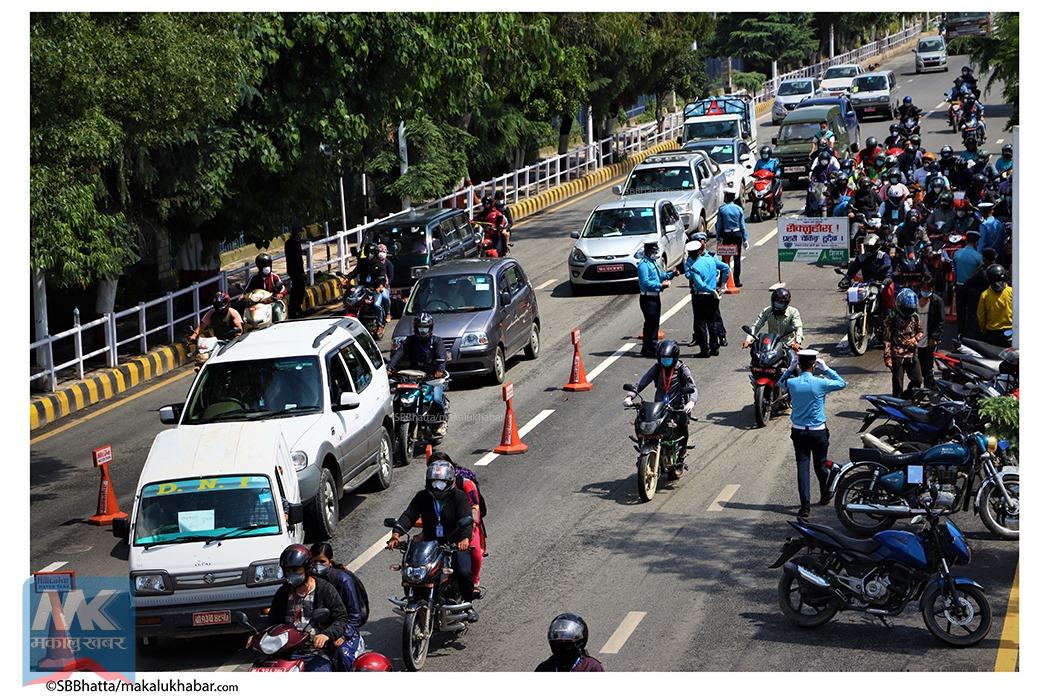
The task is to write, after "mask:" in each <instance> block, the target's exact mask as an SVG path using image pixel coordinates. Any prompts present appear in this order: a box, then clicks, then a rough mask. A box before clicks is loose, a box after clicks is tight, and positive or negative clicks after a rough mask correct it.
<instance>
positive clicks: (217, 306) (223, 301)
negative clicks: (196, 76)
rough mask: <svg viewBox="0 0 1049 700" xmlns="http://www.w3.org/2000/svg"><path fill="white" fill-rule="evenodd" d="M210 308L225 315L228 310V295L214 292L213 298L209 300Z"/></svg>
mask: <svg viewBox="0 0 1049 700" xmlns="http://www.w3.org/2000/svg"><path fill="white" fill-rule="evenodd" d="M211 308H213V309H214V310H215V311H217V312H218V313H220V314H224V313H226V311H228V310H229V294H226V293H225V292H215V296H213V297H212V298H211Z"/></svg>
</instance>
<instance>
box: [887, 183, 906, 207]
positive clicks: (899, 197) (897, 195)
mask: <svg viewBox="0 0 1049 700" xmlns="http://www.w3.org/2000/svg"><path fill="white" fill-rule="evenodd" d="M906 196H907V185H904V184H902V183H898V184H895V185H892V186H891V187H889V199H891V200H892V201H893V204H899V203H900V202H902V201H903V198H904V197H906Z"/></svg>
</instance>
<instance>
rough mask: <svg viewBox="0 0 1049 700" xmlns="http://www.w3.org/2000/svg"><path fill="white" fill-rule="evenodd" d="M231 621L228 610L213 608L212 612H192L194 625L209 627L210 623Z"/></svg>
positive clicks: (220, 623) (219, 623)
mask: <svg viewBox="0 0 1049 700" xmlns="http://www.w3.org/2000/svg"><path fill="white" fill-rule="evenodd" d="M232 621H233V616H232V615H231V614H230V611H229V610H214V611H212V612H199V613H193V626H194V627H209V626H211V625H228V624H229V623H230V622H232Z"/></svg>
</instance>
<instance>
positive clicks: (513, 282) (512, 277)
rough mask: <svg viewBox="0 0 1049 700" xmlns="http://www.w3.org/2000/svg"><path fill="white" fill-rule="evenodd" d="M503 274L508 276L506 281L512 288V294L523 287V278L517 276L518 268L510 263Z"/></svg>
mask: <svg viewBox="0 0 1049 700" xmlns="http://www.w3.org/2000/svg"><path fill="white" fill-rule="evenodd" d="M503 276H504V277H505V278H506V283H507V285H508V286H509V288H510V292H511V293H512V294H517V291H518V290H519V289H520V288H521V278H520V277H518V276H517V269H516V268H515V267H514V266H513V265H510V266H509V267H507V268H505V269H504V270H503Z"/></svg>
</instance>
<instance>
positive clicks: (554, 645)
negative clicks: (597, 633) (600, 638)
mask: <svg viewBox="0 0 1049 700" xmlns="http://www.w3.org/2000/svg"><path fill="white" fill-rule="evenodd" d="M589 638H590V630H588V629H587V626H586V621H584V620H583V618H581V617H580V616H579V615H576V614H575V613H561V614H560V615H558V616H557V617H555V618H554V620H553V622H551V623H550V629H548V630H547V632H546V641H547V642H549V643H550V651H551V653H553V655H554V659H555V660H556V661H558V662H560V663H561V664H563V665H565V666H568V665H569V664H572V663H575V661H576V659H578V658H579V657H580V656H582V655H583V653H584V652H585V651H586V642H587V640H588V639H589Z"/></svg>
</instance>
